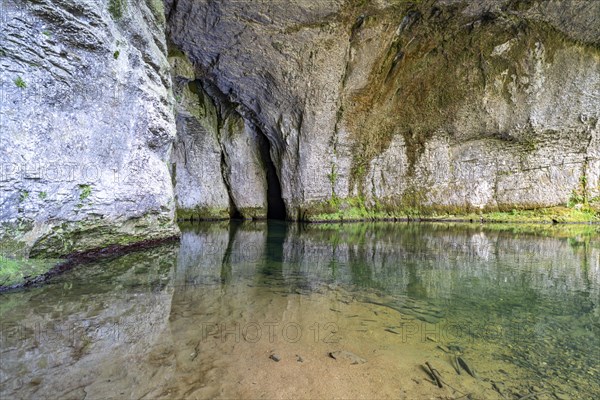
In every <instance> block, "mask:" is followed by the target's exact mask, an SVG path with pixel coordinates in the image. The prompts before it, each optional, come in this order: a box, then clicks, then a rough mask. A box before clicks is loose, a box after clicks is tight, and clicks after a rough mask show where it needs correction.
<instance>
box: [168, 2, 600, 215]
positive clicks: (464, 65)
mask: <svg viewBox="0 0 600 400" xmlns="http://www.w3.org/2000/svg"><path fill="white" fill-rule="evenodd" d="M168 15H169V17H168V23H167V25H168V33H169V36H170V38H171V40H172V41H173V42H174V44H175V46H176V47H177V48H179V49H181V50H182V51H183V52H184V53H185V54H186V55H187V57H189V59H190V60H191V61H192V63H193V65H194V67H195V71H194V72H195V75H194V77H195V79H198V80H199V81H200V82H203V85H210V86H211V87H213V90H215V89H214V88H216V89H218V91H220V96H223V97H225V98H226V99H227V100H226V102H227V103H228V104H230V103H234V104H236V105H237V107H238V108H239V109H243V110H244V113H242V116H243V118H244V120H245V121H246V123H249V124H250V125H254V126H255V127H256V129H258V130H260V131H261V133H262V134H263V135H264V136H265V137H266V138H267V139H268V141H269V143H270V158H271V160H272V161H273V162H274V164H275V166H276V169H277V173H278V176H279V182H280V183H281V190H282V196H283V200H284V201H285V205H286V210H287V216H288V217H289V218H291V219H320V218H323V217H328V216H329V215H331V214H332V213H333V214H334V215H336V216H338V217H342V218H343V217H344V216H345V217H350V218H352V217H365V216H372V215H375V216H381V217H385V216H396V215H402V214H405V213H415V212H416V213H427V212H435V211H437V212H439V211H459V212H464V211H469V210H497V209H500V210H502V209H512V208H515V207H521V208H533V207H547V206H556V205H565V204H566V203H567V202H568V201H569V199H570V198H573V197H576V198H579V199H581V198H584V199H585V201H588V200H590V199H593V198H597V196H598V195H599V194H600V189H599V184H600V181H599V179H600V161H599V157H600V139H599V133H598V132H599V131H598V129H599V125H598V120H599V111H598V110H600V50H599V44H600V28H599V27H600V24H598V15H600V3H598V2H583V1H476V2H463V1H450V0H446V1H441V0H438V1H433V0H431V1H415V2H408V1H391V0H390V1H383V0H379V1H335V0H319V1H275V0H274V1H258V2H246V1H235V0H223V1H219V2H215V1H191V0H179V1H172V2H168ZM190 38H193V40H191V39H190ZM215 99H218V97H213V100H215ZM216 101H217V102H218V100H216ZM255 146H259V145H258V144H256V145H255ZM200 158H201V159H204V160H206V157H202V156H200ZM215 162H216V161H215ZM215 168H216V166H215ZM340 211H341V212H340Z"/></svg>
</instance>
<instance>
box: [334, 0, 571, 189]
mask: <svg viewBox="0 0 600 400" xmlns="http://www.w3.org/2000/svg"><path fill="white" fill-rule="evenodd" d="M352 5H353V6H354V7H358V8H361V7H362V6H364V5H363V4H362V3H361V2H352ZM356 10H357V9H356ZM356 10H355V12H358V11H356ZM369 12H370V13H371V15H368V16H367V17H364V22H363V25H365V26H366V25H367V24H368V23H369V22H368V21H369V20H370V19H375V18H379V19H384V20H385V22H386V23H388V24H389V25H391V26H400V25H401V24H402V23H403V21H404V20H405V18H412V19H413V22H412V23H409V24H408V25H406V28H405V29H404V31H403V32H402V33H401V34H400V35H398V36H395V35H392V34H390V33H388V35H389V36H388V42H387V43H388V48H387V50H386V51H383V52H381V54H380V56H379V59H377V60H376V61H375V63H374V67H373V69H372V71H371V74H370V77H369V79H368V83H367V84H366V85H365V86H364V88H363V89H361V90H359V91H356V92H354V93H352V95H351V96H349V100H348V101H347V102H346V103H345V104H344V105H343V106H344V110H345V116H346V117H345V119H344V121H343V123H344V124H345V125H346V127H347V128H348V130H349V131H350V133H351V135H352V137H353V141H354V149H353V152H352V153H353V154H354V158H353V166H352V169H351V183H352V184H356V185H358V189H359V191H360V192H361V193H362V192H363V189H364V188H363V187H362V185H363V181H364V176H365V174H366V173H367V171H368V170H369V164H370V162H371V161H372V160H373V159H374V158H375V157H377V156H378V155H380V154H381V153H382V152H383V151H385V150H386V149H387V148H388V147H389V145H390V143H391V140H392V138H393V137H394V136H396V135H401V136H402V137H403V139H404V146H405V148H406V150H405V151H406V156H407V160H408V171H407V175H409V176H410V175H412V174H414V172H415V167H416V165H417V163H418V161H419V158H420V157H421V155H422V154H423V152H424V150H425V148H426V146H427V143H428V141H430V140H431V139H432V138H433V137H434V136H435V135H437V134H440V132H444V134H448V135H449V136H450V139H452V136H453V135H455V134H457V133H456V132H455V126H454V121H455V118H456V116H457V115H458V111H459V110H460V109H461V108H462V107H463V105H465V104H468V105H469V107H470V108H472V109H473V110H477V106H476V105H472V104H479V100H477V102H473V99H480V98H481V96H483V93H484V91H485V90H486V87H487V86H488V85H489V84H490V80H491V79H492V78H494V77H497V76H499V75H500V74H502V73H503V72H504V71H508V74H509V76H512V75H515V76H517V77H521V76H528V75H529V73H530V71H529V66H530V64H529V63H527V62H523V60H527V59H529V58H530V57H531V56H532V54H533V52H534V51H535V49H536V45H537V43H542V44H543V48H544V55H545V57H546V60H547V61H548V62H552V59H553V57H554V54H555V52H556V50H557V49H560V48H562V47H564V43H565V41H566V40H567V39H565V36H564V35H563V34H562V33H560V32H558V31H556V30H555V29H553V28H551V27H550V26H549V25H547V24H545V23H541V22H532V21H527V20H524V19H518V18H516V17H513V16H512V15H511V14H510V13H509V12H507V13H506V15H504V14H503V16H502V18H496V17H493V18H490V19H489V20H487V19H486V18H481V19H480V20H479V21H473V20H472V19H469V18H472V17H467V16H465V15H464V14H463V13H461V8H460V7H459V6H448V7H445V8H444V11H443V12H442V13H441V14H439V15H441V16H439V15H438V14H437V13H432V10H431V5H430V3H423V4H421V5H419V4H417V3H412V4H410V5H409V4H408V3H405V2H401V1H400V2H398V4H397V7H396V12H390V11H389V9H386V11H385V13H384V14H377V13H378V11H376V10H370V11H369ZM450 14H453V15H452V16H451V17H450ZM356 16H358V14H354V17H355V18H356ZM350 21H351V22H349V24H350V23H352V24H354V22H353V21H354V20H350ZM377 23H378V24H381V23H382V22H381V21H378V22H377ZM349 26H351V25H349ZM352 26H353V25H352ZM354 29H357V28H352V30H354ZM388 32H390V31H388ZM354 36H355V35H352V37H354ZM509 40H512V41H513V42H512V43H513V45H512V46H511V48H510V49H509V50H508V52H509V57H506V58H504V57H491V54H492V52H493V50H494V48H496V46H498V45H500V44H503V43H506V42H508V41H509ZM353 45H356V44H355V43H353ZM363 45H364V44H363ZM517 81H519V80H518V79H517ZM519 82H520V81H519ZM509 83H510V82H508V81H507V82H506V83H505V85H504V87H503V88H501V91H502V93H501V94H502V95H503V96H504V97H505V98H506V100H507V101H510V102H512V99H511V89H510V87H509ZM521 84H522V83H519V85H521ZM522 85H525V84H522ZM489 134H490V135H497V136H498V137H499V138H501V139H506V138H507V137H506V136H505V133H504V132H490V133H489ZM510 140H516V141H517V142H518V144H521V145H522V146H523V148H524V149H528V150H529V151H531V150H534V149H535V147H536V144H537V143H536V142H535V140H534V138H532V137H531V135H524V137H523V138H517V139H515V138H510ZM521 141H522V143H521Z"/></svg>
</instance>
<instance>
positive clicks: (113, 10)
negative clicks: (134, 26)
mask: <svg viewBox="0 0 600 400" xmlns="http://www.w3.org/2000/svg"><path fill="white" fill-rule="evenodd" d="M126 9H127V0H109V1H108V12H109V13H110V15H112V17H113V19H114V20H115V21H118V20H120V19H121V18H123V15H124V14H125V10H126Z"/></svg>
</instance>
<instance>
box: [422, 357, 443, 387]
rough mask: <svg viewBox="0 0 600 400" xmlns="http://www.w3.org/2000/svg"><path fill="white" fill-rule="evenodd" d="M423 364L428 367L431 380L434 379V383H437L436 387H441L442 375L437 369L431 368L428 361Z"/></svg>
mask: <svg viewBox="0 0 600 400" xmlns="http://www.w3.org/2000/svg"><path fill="white" fill-rule="evenodd" d="M425 365H427V368H429V371H430V373H431V376H432V377H433V380H434V381H435V383H437V385H438V387H439V388H443V387H444V385H442V376H441V375H440V373H439V372H438V370H437V369H435V368H433V367H432V366H431V364H429V361H426V362H425Z"/></svg>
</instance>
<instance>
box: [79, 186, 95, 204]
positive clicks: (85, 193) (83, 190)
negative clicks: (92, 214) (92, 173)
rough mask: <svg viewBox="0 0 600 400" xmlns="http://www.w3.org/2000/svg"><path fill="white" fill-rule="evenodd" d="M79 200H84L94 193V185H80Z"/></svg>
mask: <svg viewBox="0 0 600 400" xmlns="http://www.w3.org/2000/svg"><path fill="white" fill-rule="evenodd" d="M79 189H80V192H79V200H81V201H84V200H85V199H87V198H88V197H90V195H91V194H92V187H91V186H90V185H79Z"/></svg>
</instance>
